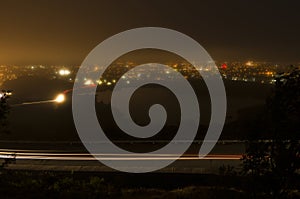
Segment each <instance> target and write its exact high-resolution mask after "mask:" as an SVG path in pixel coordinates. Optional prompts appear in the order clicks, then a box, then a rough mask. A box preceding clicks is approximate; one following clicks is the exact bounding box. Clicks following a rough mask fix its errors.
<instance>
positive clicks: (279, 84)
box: [242, 69, 300, 198]
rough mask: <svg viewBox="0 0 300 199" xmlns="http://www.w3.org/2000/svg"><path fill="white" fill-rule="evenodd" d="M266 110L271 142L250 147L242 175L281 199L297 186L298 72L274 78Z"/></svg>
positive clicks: (299, 164) (299, 153)
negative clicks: (245, 175) (246, 175)
mask: <svg viewBox="0 0 300 199" xmlns="http://www.w3.org/2000/svg"><path fill="white" fill-rule="evenodd" d="M266 106H267V110H268V111H267V112H266V118H267V120H266V125H267V128H266V129H268V131H269V134H270V135H271V139H270V140H264V141H259V140H255V141H251V142H250V143H249V145H248V148H247V151H246V154H245V155H244V156H243V158H242V161H243V171H244V173H245V174H248V175H250V176H251V177H252V180H253V185H254V187H256V188H257V187H258V186H259V185H261V186H262V188H264V189H263V190H264V191H267V192H269V194H272V195H273V197H274V198H284V197H287V192H288V190H290V189H293V188H294V187H293V186H296V185H295V184H294V182H295V179H296V178H297V173H296V171H297V170H299V169H300V144H299V137H300V136H299V134H300V127H299V122H300V70H299V69H293V70H292V71H291V72H289V73H282V74H279V75H277V77H276V84H275V88H274V92H273V93H272V95H271V96H270V97H269V99H268V100H267V105H266ZM264 179H265V180H267V181H268V183H265V181H264ZM261 182H263V184H262V183H261ZM253 191H254V193H255V191H261V190H257V189H256V190H253Z"/></svg>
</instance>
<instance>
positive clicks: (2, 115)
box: [0, 90, 11, 132]
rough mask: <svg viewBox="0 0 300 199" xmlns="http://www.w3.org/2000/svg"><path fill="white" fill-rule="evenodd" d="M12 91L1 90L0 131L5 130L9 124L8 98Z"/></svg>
mask: <svg viewBox="0 0 300 199" xmlns="http://www.w3.org/2000/svg"><path fill="white" fill-rule="evenodd" d="M10 92H11V91H5V90H3V91H2V92H0V93H1V94H0V132H2V131H4V129H5V127H6V125H7V114H8V113H9V105H8V103H7V99H8V98H9V95H8V93H10Z"/></svg>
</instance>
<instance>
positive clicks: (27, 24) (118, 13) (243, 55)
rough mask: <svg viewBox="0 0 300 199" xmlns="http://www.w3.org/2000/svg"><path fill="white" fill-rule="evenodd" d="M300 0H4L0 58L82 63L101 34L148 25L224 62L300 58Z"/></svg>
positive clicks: (0, 17) (25, 62)
mask: <svg viewBox="0 0 300 199" xmlns="http://www.w3.org/2000/svg"><path fill="white" fill-rule="evenodd" d="M299 7H300V2H298V1H293V2H292V1H280V2H275V1H258V0H253V1H234V0H229V1H205V2H203V1H189V2H185V3H183V2H181V1H172V2H170V1H164V2H162V1H149V2H147V1H145V2H142V3H141V2H139V1H135V0H131V1H106V2H104V1H94V0H92V1H83V0H75V1H57V0H54V1H48V0H42V1H33V0H27V1H18V0H12V1H1V12H0V28H1V31H0V64H8V65H28V64H43V65H56V64H66V65H80V64H81V62H82V61H83V59H84V58H85V56H86V55H87V54H88V53H89V52H90V51H91V50H92V49H93V48H94V47H95V46H96V45H98V44H99V43H100V42H101V41H103V40H105V39H106V38H108V37H110V36H112V35H114V34H117V33H119V32H122V31H125V30H128V29H132V28H137V27H144V26H157V27H165V28H170V29H174V30H177V31H180V32H183V33H184V34H187V35H189V36H191V37H192V38H194V39H195V40H197V41H198V42H199V43H200V44H201V45H202V46H203V47H204V48H205V49H206V50H207V51H208V53H209V54H210V55H211V56H212V58H213V59H214V60H217V61H246V60H255V61H269V62H273V63H285V64H292V63H299V62H300V57H299V46H300V38H299V35H300V20H299V18H300V13H299V11H298V8H299Z"/></svg>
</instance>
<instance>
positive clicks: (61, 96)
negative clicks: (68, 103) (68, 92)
mask: <svg viewBox="0 0 300 199" xmlns="http://www.w3.org/2000/svg"><path fill="white" fill-rule="evenodd" d="M65 100H66V98H65V95H64V94H59V95H57V96H56V98H55V99H54V101H55V102H56V103H63V102H64V101H65Z"/></svg>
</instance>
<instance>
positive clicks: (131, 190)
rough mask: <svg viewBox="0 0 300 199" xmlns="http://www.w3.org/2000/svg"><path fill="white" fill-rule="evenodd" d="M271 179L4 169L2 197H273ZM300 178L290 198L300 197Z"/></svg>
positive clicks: (227, 173)
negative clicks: (256, 181)
mask: <svg viewBox="0 0 300 199" xmlns="http://www.w3.org/2000/svg"><path fill="white" fill-rule="evenodd" d="M268 180H269V179H267V178H261V179H260V180H259V182H261V183H260V184H257V183H256V184H254V183H253V182H254V181H253V179H251V178H249V177H244V176H241V175H238V174H236V173H234V172H232V171H226V169H225V173H224V172H223V173H220V174H219V175H203V174H168V173H164V174H162V173H148V174H128V173H95V172H49V171H8V170H2V172H1V177H0V196H1V198H157V199H158V198H174V199H175V198H176V199H177V198H192V199H193V198H202V199H206V198H231V199H233V198H239V199H240V198H272V197H271V196H268V195H265V194H263V190H264V189H267V188H268V183H269V181H268ZM299 181H300V180H299V178H296V179H295V181H294V182H293V183H294V185H295V189H293V190H290V192H289V194H288V196H289V198H300V194H299V192H298V191H296V190H299V185H300V182H299Z"/></svg>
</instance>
